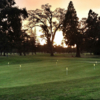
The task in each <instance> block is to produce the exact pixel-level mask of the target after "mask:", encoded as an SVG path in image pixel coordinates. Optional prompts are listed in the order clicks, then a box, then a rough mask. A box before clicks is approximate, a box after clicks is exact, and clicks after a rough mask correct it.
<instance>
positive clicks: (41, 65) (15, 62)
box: [0, 54, 100, 100]
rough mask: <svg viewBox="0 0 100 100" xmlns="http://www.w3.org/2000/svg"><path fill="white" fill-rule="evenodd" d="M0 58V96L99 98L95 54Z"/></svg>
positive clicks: (99, 67)
mask: <svg viewBox="0 0 100 100" xmlns="http://www.w3.org/2000/svg"><path fill="white" fill-rule="evenodd" d="M0 59H1V63H0V100H67V99H68V100H74V99H80V100H82V99H83V100H85V99H86V100H87V99H100V97H99V94H100V85H99V83H100V63H98V62H100V59H99V58H75V57H69V56H68V57H67V55H65V54H64V55H63V54H62V55H59V56H58V55H56V56H55V57H50V56H49V55H48V54H45V55H36V56H35V55H34V56H31V55H30V56H26V57H24V56H22V57H20V56H9V57H1V58H0ZM8 62H9V64H8ZM95 62H97V63H95ZM93 64H95V69H94V66H93ZM66 68H67V71H68V73H67V71H66Z"/></svg>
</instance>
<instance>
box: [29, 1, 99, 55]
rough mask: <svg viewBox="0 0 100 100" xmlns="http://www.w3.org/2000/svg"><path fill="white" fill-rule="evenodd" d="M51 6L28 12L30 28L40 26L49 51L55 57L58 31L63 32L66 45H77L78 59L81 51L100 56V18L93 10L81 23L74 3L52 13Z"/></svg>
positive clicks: (46, 5) (43, 6)
mask: <svg viewBox="0 0 100 100" xmlns="http://www.w3.org/2000/svg"><path fill="white" fill-rule="evenodd" d="M50 8H51V6H50V5H49V4H45V5H42V10H40V9H36V10H31V11H28V14H29V26H31V27H32V26H33V27H35V26H39V27H41V29H42V31H43V33H44V34H43V37H46V39H47V44H48V49H49V50H50V53H51V56H53V48H54V47H53V41H54V38H55V34H56V32H57V31H58V30H61V31H63V35H64V38H65V43H66V44H67V45H70V46H71V45H75V44H76V57H80V50H82V49H83V50H85V51H88V52H93V53H94V54H100V53H99V52H100V48H99V44H100V42H99V41H100V40H99V38H100V31H99V30H100V18H99V17H98V14H96V13H95V12H93V11H92V10H90V11H89V13H88V18H83V19H82V20H81V21H79V18H78V17H77V13H76V10H75V8H74V6H73V3H72V1H70V3H69V5H68V9H67V11H66V10H65V9H61V8H57V9H56V10H55V11H51V9H50Z"/></svg>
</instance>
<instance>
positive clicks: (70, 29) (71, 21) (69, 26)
mask: <svg viewBox="0 0 100 100" xmlns="http://www.w3.org/2000/svg"><path fill="white" fill-rule="evenodd" d="M63 33H64V36H65V42H66V44H68V45H75V44H76V57H80V46H81V43H82V34H81V31H80V30H79V22H78V17H77V14H76V11H75V9H74V6H73V3H72V1H70V3H69V6H68V10H67V13H66V15H65V19H64V21H63Z"/></svg>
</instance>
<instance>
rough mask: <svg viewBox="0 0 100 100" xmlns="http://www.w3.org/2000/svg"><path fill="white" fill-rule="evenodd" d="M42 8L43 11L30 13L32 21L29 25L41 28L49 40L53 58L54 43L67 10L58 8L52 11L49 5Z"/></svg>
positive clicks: (38, 10)
mask: <svg viewBox="0 0 100 100" xmlns="http://www.w3.org/2000/svg"><path fill="white" fill-rule="evenodd" d="M41 8H42V10H40V9H36V10H31V11H28V13H29V21H30V23H29V25H30V26H32V25H34V26H39V27H41V29H42V31H43V33H44V36H45V37H46V39H47V44H48V46H49V47H50V48H49V49H50V53H51V56H53V55H54V54H53V41H54V38H55V34H56V32H57V31H58V30H59V29H61V27H62V23H63V18H64V14H65V13H66V10H64V9H61V8H57V9H55V11H51V9H50V8H51V5H49V4H45V5H42V6H41ZM34 26H33V27H34Z"/></svg>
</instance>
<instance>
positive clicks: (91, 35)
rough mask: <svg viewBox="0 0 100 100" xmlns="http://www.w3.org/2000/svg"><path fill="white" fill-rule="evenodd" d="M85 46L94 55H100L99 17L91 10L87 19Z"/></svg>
mask: <svg viewBox="0 0 100 100" xmlns="http://www.w3.org/2000/svg"><path fill="white" fill-rule="evenodd" d="M86 22H87V27H88V29H87V31H86V45H87V48H88V49H89V50H91V51H92V52H93V53H94V54H98V55H100V47H99V46H100V17H98V14H97V13H95V12H93V11H92V10H91V9H90V11H89V13H88V18H87V21H86Z"/></svg>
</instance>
